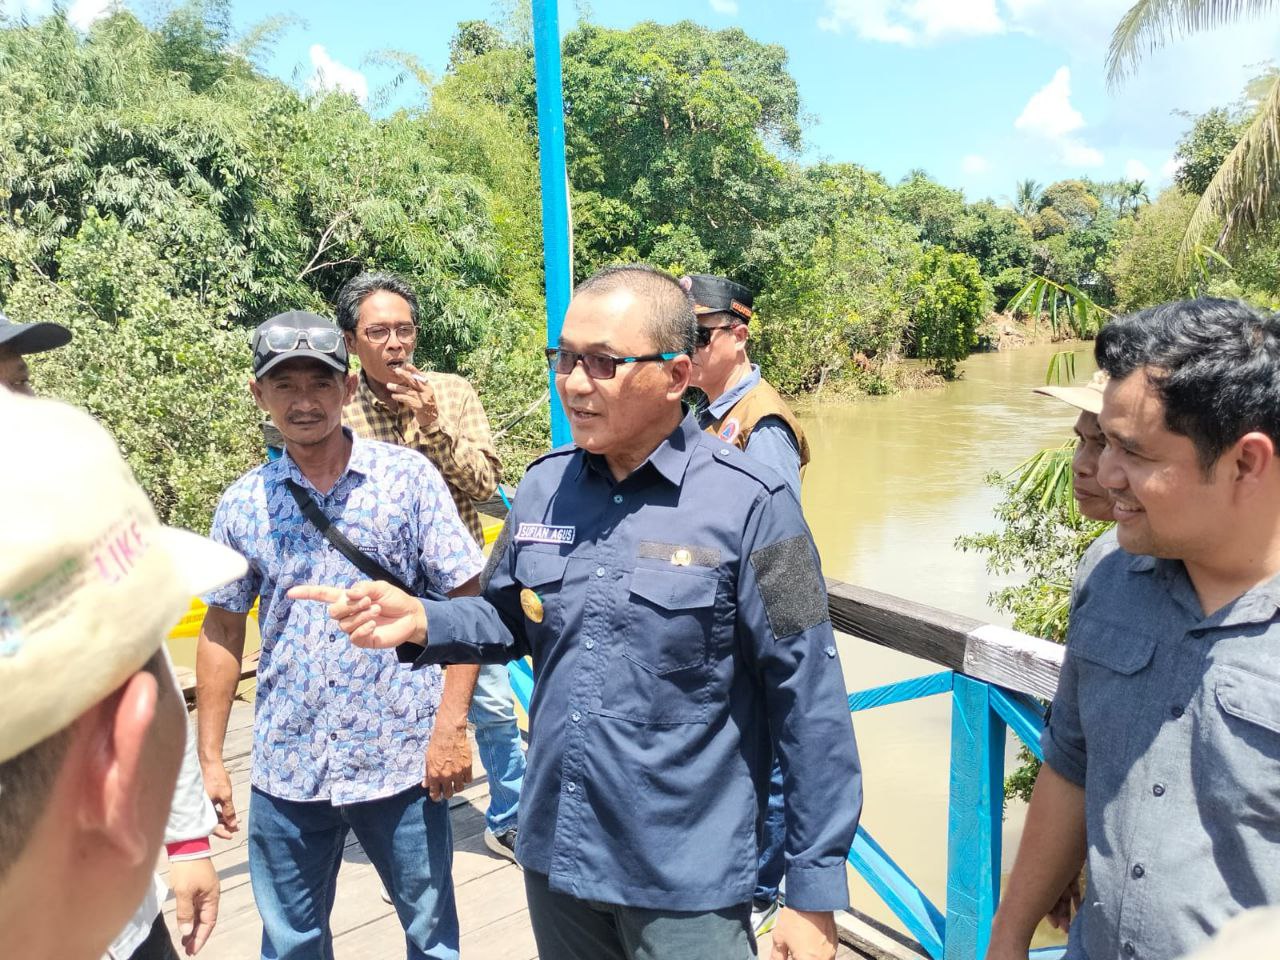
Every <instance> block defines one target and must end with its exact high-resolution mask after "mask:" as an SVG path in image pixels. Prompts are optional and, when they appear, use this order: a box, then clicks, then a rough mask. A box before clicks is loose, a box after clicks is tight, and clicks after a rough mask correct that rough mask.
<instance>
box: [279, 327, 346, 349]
mask: <svg viewBox="0 0 1280 960" xmlns="http://www.w3.org/2000/svg"><path fill="white" fill-rule="evenodd" d="M303 339H305V340H306V341H307V345H308V346H310V347H311V349H312V350H318V351H320V352H321V353H336V352H337V350H338V344H340V343H341V342H342V334H340V333H339V332H338V329H337V327H268V328H267V329H266V330H263V331H262V336H261V339H260V340H259V341H258V343H259V347H262V346H265V347H266V348H267V350H268V352H270V353H287V352H288V351H290V350H296V349H297V348H298V344H300V343H301V342H302V341H303Z"/></svg>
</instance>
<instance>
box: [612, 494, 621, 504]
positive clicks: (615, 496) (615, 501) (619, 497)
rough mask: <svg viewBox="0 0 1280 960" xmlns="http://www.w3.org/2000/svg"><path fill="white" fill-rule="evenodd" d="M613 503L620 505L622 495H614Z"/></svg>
mask: <svg viewBox="0 0 1280 960" xmlns="http://www.w3.org/2000/svg"><path fill="white" fill-rule="evenodd" d="M613 502H614V503H621V502H622V494H620V493H615V494H614V495H613Z"/></svg>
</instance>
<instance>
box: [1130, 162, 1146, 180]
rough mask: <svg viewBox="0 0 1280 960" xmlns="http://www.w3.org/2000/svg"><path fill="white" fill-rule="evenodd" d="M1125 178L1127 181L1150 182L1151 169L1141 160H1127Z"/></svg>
mask: <svg viewBox="0 0 1280 960" xmlns="http://www.w3.org/2000/svg"><path fill="white" fill-rule="evenodd" d="M1124 178H1125V179H1126V180H1150V179H1151V168H1150V167H1148V166H1147V165H1146V164H1145V163H1143V162H1142V161H1141V160H1126V161H1125V164H1124Z"/></svg>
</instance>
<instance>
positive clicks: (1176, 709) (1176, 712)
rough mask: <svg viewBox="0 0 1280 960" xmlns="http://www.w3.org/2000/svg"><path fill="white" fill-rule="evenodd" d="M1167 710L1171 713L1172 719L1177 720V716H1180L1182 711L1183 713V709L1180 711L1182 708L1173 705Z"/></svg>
mask: <svg viewBox="0 0 1280 960" xmlns="http://www.w3.org/2000/svg"><path fill="white" fill-rule="evenodd" d="M1169 712H1170V713H1171V714H1173V719H1175V720H1177V719H1178V718H1179V717H1181V716H1182V713H1183V711H1182V708H1181V707H1174V708H1172V709H1171V710H1170V711H1169Z"/></svg>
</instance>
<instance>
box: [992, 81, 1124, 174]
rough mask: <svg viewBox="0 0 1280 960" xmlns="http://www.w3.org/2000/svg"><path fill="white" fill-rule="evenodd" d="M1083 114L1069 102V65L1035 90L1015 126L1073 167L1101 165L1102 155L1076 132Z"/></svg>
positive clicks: (1082, 125)
mask: <svg viewBox="0 0 1280 960" xmlns="http://www.w3.org/2000/svg"><path fill="white" fill-rule="evenodd" d="M1084 125H1085V123H1084V116H1083V115H1081V113H1080V111H1079V110H1077V109H1076V108H1075V107H1074V106H1072V104H1071V69H1070V68H1069V67H1059V68H1058V70H1057V72H1056V73H1054V75H1053V79H1052V80H1050V81H1049V82H1048V83H1047V84H1045V86H1044V87H1042V88H1041V89H1039V90H1037V91H1036V92H1035V93H1033V94H1032V95H1031V99H1030V100H1028V101H1027V105H1026V106H1025V107H1023V108H1022V113H1020V114H1019V115H1018V119H1017V120H1015V121H1013V126H1014V128H1015V129H1018V130H1021V131H1023V132H1024V133H1027V134H1030V135H1031V136H1033V137H1035V138H1036V139H1038V140H1042V141H1044V142H1045V143H1048V144H1050V145H1051V146H1053V147H1054V148H1055V149H1056V150H1057V153H1058V159H1059V160H1061V161H1062V162H1063V163H1065V164H1067V165H1068V166H1072V167H1100V166H1102V163H1103V160H1104V157H1103V155H1102V152H1101V151H1100V150H1097V149H1096V148H1094V147H1091V146H1089V145H1088V144H1087V143H1085V142H1084V141H1083V140H1081V139H1080V138H1079V137H1078V136H1073V134H1075V133H1076V132H1077V131H1079V130H1082V129H1083V128H1084Z"/></svg>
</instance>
